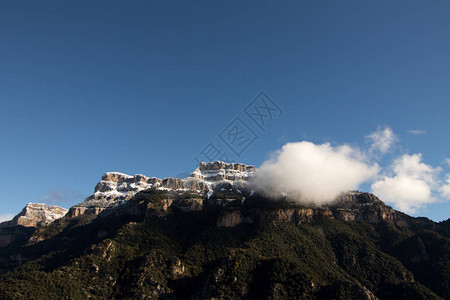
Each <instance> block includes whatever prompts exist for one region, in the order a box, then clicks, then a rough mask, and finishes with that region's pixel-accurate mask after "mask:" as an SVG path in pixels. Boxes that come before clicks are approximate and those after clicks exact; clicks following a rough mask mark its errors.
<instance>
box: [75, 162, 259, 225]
mask: <svg viewBox="0 0 450 300" xmlns="http://www.w3.org/2000/svg"><path fill="white" fill-rule="evenodd" d="M254 171H255V167H254V166H248V165H244V164H239V163H225V162H221V161H216V162H200V164H199V166H198V168H197V169H195V170H194V172H192V173H191V174H190V175H189V177H187V178H174V177H169V178H164V179H159V178H156V177H147V176H145V175H141V174H136V175H134V176H131V175H127V174H123V173H119V172H108V173H106V174H104V175H103V176H102V178H101V181H100V182H99V183H97V185H96V186H95V190H94V194H93V195H92V196H90V197H88V198H87V199H86V200H85V201H84V202H82V203H79V204H77V205H75V206H74V207H72V208H71V209H70V211H69V214H68V215H69V216H70V217H77V216H79V215H82V214H99V213H100V212H102V211H104V210H105V209H107V208H112V207H116V206H119V205H121V204H123V203H125V201H127V200H129V199H131V198H132V197H134V196H135V195H136V194H137V193H138V192H140V191H143V190H147V189H151V188H156V189H159V190H177V191H190V192H193V193H196V194H198V195H199V196H198V197H200V198H201V197H203V195H204V194H205V193H208V194H209V195H211V194H212V193H213V191H214V189H216V187H218V186H222V185H223V184H228V185H236V186H243V185H245V183H246V182H247V180H248V179H249V178H250V177H251V176H252V175H253V173H254ZM190 202H192V203H190V204H189V205H187V204H186V203H183V205H179V208H180V209H181V210H183V211H184V210H201V207H202V205H203V204H202V203H199V202H201V201H198V199H197V200H196V201H194V200H190ZM174 205H176V204H174Z"/></svg>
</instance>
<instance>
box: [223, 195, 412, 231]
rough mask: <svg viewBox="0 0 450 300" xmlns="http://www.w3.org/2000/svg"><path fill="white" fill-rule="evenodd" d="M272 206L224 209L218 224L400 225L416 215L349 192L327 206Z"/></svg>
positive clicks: (369, 196)
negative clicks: (336, 222)
mask: <svg viewBox="0 0 450 300" xmlns="http://www.w3.org/2000/svg"><path fill="white" fill-rule="evenodd" d="M295 206H296V204H295V203H292V207H290V208H280V209H273V208H268V207H258V208H252V207H250V208H249V207H246V206H245V205H243V206H239V207H231V208H226V207H225V208H224V209H222V210H221V212H220V214H219V217H218V220H217V226H219V227H234V226H237V225H239V224H244V223H246V224H252V223H259V224H272V225H277V224H280V223H284V222H294V223H298V224H300V223H303V222H309V221H311V220H313V219H315V218H330V219H338V220H343V221H365V222H368V223H372V224H374V223H379V222H381V221H386V222H388V223H391V224H395V225H398V226H400V227H409V226H411V224H412V222H414V221H413V218H411V217H409V216H407V215H405V214H403V213H400V212H398V211H395V210H394V209H392V208H391V207H389V206H386V205H385V204H384V203H383V202H382V201H381V200H379V199H378V198H377V197H376V196H374V195H373V194H369V193H359V192H350V193H347V194H344V195H342V197H341V198H340V199H338V200H337V201H336V202H333V203H331V204H328V205H323V206H311V207H295Z"/></svg>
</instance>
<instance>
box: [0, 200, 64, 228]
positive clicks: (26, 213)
mask: <svg viewBox="0 0 450 300" xmlns="http://www.w3.org/2000/svg"><path fill="white" fill-rule="evenodd" d="M67 212H68V210H67V209H65V208H62V207H59V206H54V205H49V206H46V205H45V204H43V203H28V204H27V206H25V208H24V209H23V210H22V211H21V212H20V213H19V214H18V215H17V216H15V217H14V218H13V219H12V220H11V221H8V222H4V223H2V224H1V227H12V226H17V225H20V226H24V227H37V226H41V225H48V224H50V223H52V222H53V221H55V220H57V219H60V218H62V217H64V216H65V215H66V213H67Z"/></svg>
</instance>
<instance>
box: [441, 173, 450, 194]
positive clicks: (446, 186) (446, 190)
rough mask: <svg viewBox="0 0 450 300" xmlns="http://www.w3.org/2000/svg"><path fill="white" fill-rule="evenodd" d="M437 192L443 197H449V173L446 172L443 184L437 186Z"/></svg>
mask: <svg viewBox="0 0 450 300" xmlns="http://www.w3.org/2000/svg"><path fill="white" fill-rule="evenodd" d="M439 192H440V193H441V195H442V196H443V197H445V198H447V199H450V174H447V178H446V181H445V184H443V185H442V186H441V187H440V188H439Z"/></svg>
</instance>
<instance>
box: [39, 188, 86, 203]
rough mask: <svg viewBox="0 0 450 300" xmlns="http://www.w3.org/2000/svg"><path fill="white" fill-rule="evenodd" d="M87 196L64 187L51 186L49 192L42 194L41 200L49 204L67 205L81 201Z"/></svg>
mask: <svg viewBox="0 0 450 300" xmlns="http://www.w3.org/2000/svg"><path fill="white" fill-rule="evenodd" d="M84 198H85V196H83V195H82V194H81V193H79V192H77V191H74V190H71V189H64V188H51V189H50V190H49V191H48V192H47V194H45V195H44V196H42V199H41V202H43V203H45V204H47V205H60V206H67V205H71V204H74V202H81V201H83V199H84Z"/></svg>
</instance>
